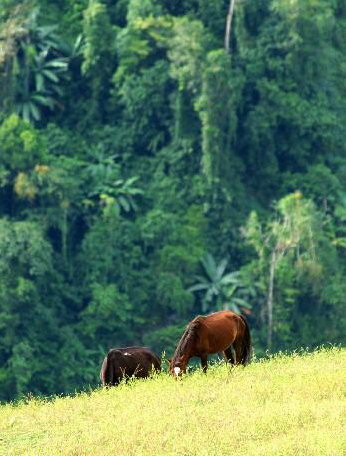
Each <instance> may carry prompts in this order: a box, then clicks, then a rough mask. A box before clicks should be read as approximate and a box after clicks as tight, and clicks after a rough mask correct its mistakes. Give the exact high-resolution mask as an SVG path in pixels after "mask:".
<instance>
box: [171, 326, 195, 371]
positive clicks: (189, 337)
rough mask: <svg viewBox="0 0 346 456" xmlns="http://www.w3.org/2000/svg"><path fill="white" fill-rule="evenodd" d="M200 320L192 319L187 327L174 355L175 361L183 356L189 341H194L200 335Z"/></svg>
mask: <svg viewBox="0 0 346 456" xmlns="http://www.w3.org/2000/svg"><path fill="white" fill-rule="evenodd" d="M200 323H201V322H200V320H199V319H198V318H195V319H194V320H192V321H191V322H190V323H189V324H188V325H187V327H186V329H185V331H184V334H183V335H182V336H181V339H180V341H179V343H178V345H177V348H176V350H175V353H174V356H173V360H172V361H173V363H174V361H175V360H176V358H178V357H179V356H182V355H183V354H184V352H185V350H186V347H187V345H188V344H189V343H191V342H194V341H195V340H196V338H197V336H198V329H199V327H200Z"/></svg>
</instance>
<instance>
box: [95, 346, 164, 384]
mask: <svg viewBox="0 0 346 456" xmlns="http://www.w3.org/2000/svg"><path fill="white" fill-rule="evenodd" d="M160 370H161V361H160V359H159V358H158V357H157V356H156V355H155V354H154V353H153V352H152V351H151V350H149V348H147V347H125V348H112V349H111V350H109V352H108V354H107V356H106V357H105V359H104V360H103V363H102V367H101V372H100V379H101V382H102V385H103V386H112V385H117V384H118V383H120V382H121V380H122V379H123V378H129V377H136V378H145V377H148V376H149V375H150V373H151V372H152V371H158V372H159V371H160Z"/></svg>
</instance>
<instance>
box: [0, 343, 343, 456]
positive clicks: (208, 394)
mask: <svg viewBox="0 0 346 456" xmlns="http://www.w3.org/2000/svg"><path fill="white" fill-rule="evenodd" d="M345 374H346V350H344V349H343V350H342V349H336V348H333V349H329V350H320V351H318V352H314V353H310V354H308V353H305V354H302V355H298V354H297V355H293V356H287V355H281V356H278V357H273V358H271V359H269V360H266V361H262V362H254V363H252V364H250V365H249V366H247V367H246V368H242V367H237V368H234V369H232V370H231V371H230V370H229V369H228V368H227V366H225V365H224V364H222V365H219V366H214V367H212V368H211V369H210V370H209V372H208V374H207V375H203V374H202V373H201V372H200V371H196V372H194V373H193V374H192V375H188V376H186V377H185V378H184V379H183V380H182V381H174V380H173V379H172V378H171V377H169V376H168V375H166V374H160V375H159V376H157V377H156V378H153V379H150V380H139V381H134V382H132V383H130V384H127V385H121V386H120V387H118V388H112V389H110V390H101V389H99V390H97V391H95V392H93V393H92V394H85V393H84V394H80V395H77V396H75V397H67V398H66V397H65V398H57V399H55V400H53V401H42V400H30V401H29V402H28V403H21V404H17V405H5V406H2V407H1V408H0V454H1V455H6V456H14V455H30V456H40V455H45V456H48V455H49V456H59V455H68V456H85V455H88V456H131V455H136V456H142V455H143V456H144V455H155V456H161V455H165V456H176V455H181V456H188V455H199V456H200V455H201V456H203V455H208V456H209V455H211V456H213V455H215V456H216V455H217V456H223V455H225V456H230V455H232V456H240V455H244V456H259V455H264V456H274V455H275V456H281V455H282V456H297V455H304V456H309V455H311V456H322V455H323V456H328V455H330V456H339V455H340V456H341V455H343V454H346V428H345V421H346V415H345V379H346V375H345Z"/></svg>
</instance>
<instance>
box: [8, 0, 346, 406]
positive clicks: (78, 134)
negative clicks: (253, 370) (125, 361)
mask: <svg viewBox="0 0 346 456" xmlns="http://www.w3.org/2000/svg"><path fill="white" fill-rule="evenodd" d="M345 277H346V3H345V1H344V0H231V1H229V0H54V1H49V0H0V401H1V402H5V401H12V400H16V399H18V398H21V397H25V396H27V395H29V394H33V395H35V396H50V395H56V394H71V393H74V392H78V391H82V390H85V389H87V388H89V387H94V386H96V385H98V384H99V372H100V367H101V363H102V360H103V358H104V356H105V354H106V353H107V351H108V350H109V349H110V348H111V347H126V346H134V345H143V346H148V347H151V348H152V349H153V350H154V351H155V352H156V353H157V354H159V355H160V356H163V357H164V358H165V357H167V358H166V359H168V358H169V357H171V356H172V354H173V353H174V350H175V347H176V344H177V342H178V341H179V339H180V337H181V334H182V332H183V331H184V328H185V327H186V325H187V323H188V322H189V321H191V319H192V318H194V317H195V316H196V315H205V314H209V313H212V312H215V311H218V310H223V309H229V310H231V311H233V312H235V313H237V314H241V315H243V316H244V318H246V321H247V322H248V325H249V327H250V329H251V337H252V344H253V350H254V355H255V356H258V357H263V356H266V355H267V354H269V353H276V352H279V351H293V350H297V349H300V348H301V347H303V348H304V349H306V348H307V349H310V348H311V349H313V348H314V347H318V346H328V345H342V344H344V343H345V334H346V312H345V308H346V280H345Z"/></svg>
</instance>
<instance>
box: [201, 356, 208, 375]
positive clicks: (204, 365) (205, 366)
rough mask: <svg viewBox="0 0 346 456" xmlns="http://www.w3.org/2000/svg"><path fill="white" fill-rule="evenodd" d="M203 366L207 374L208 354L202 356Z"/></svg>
mask: <svg viewBox="0 0 346 456" xmlns="http://www.w3.org/2000/svg"><path fill="white" fill-rule="evenodd" d="M201 366H202V369H203V372H204V373H205V374H206V373H207V369H208V356H207V355H202V356H201Z"/></svg>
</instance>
